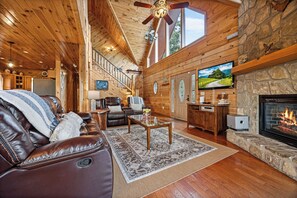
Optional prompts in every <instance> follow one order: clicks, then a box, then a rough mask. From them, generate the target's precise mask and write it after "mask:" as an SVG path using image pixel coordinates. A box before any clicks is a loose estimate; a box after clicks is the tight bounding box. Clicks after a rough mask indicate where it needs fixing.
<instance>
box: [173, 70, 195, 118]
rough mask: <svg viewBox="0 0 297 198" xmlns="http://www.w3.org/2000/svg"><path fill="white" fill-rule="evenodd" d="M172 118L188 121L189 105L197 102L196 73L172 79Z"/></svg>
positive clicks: (184, 74) (192, 72)
mask: <svg viewBox="0 0 297 198" xmlns="http://www.w3.org/2000/svg"><path fill="white" fill-rule="evenodd" d="M170 92H171V93H170V97H171V98H170V100H171V117H173V118H176V119H179V120H184V121H187V103H188V102H193V103H194V102H195V101H196V71H191V72H187V73H183V74H179V75H177V76H173V77H171V89H170Z"/></svg>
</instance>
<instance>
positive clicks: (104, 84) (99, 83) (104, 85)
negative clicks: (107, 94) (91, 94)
mask: <svg viewBox="0 0 297 198" xmlns="http://www.w3.org/2000/svg"><path fill="white" fill-rule="evenodd" d="M96 89H97V90H108V81H107V80H96Z"/></svg>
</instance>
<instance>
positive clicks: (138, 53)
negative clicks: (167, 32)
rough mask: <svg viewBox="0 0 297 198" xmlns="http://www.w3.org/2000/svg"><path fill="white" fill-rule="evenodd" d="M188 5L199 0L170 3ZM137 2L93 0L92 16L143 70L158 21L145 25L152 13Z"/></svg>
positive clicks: (236, 2) (149, 0)
mask: <svg viewBox="0 0 297 198" xmlns="http://www.w3.org/2000/svg"><path fill="white" fill-rule="evenodd" d="M138 1H140V2H143V3H148V4H153V3H154V2H155V0H138ZM185 1H188V2H189V3H190V5H191V2H192V1H197V0H168V2H169V3H176V2H185ZM210 1H211V0H210ZM217 1H220V2H222V3H226V4H233V5H234V6H238V5H239V4H240V2H241V1H240V0H217ZM134 2H135V0H100V1H99V0H89V15H92V16H94V17H95V18H96V19H97V22H98V23H100V24H101V25H103V26H104V27H106V29H107V31H108V32H109V33H110V35H111V36H112V38H113V40H114V41H115V42H116V43H117V44H118V46H119V47H120V48H121V49H122V50H123V51H125V52H126V53H127V54H128V55H129V57H130V58H131V60H132V61H133V62H134V63H135V64H137V65H141V66H143V65H144V64H145V61H146V57H147V54H148V51H149V47H150V44H149V42H148V41H146V40H145V39H144V36H145V34H146V32H148V31H149V30H150V28H151V27H154V29H155V27H156V24H157V23H158V19H154V20H152V21H151V22H149V23H148V24H146V25H143V24H142V21H144V20H145V19H146V18H147V17H148V16H149V15H150V14H151V11H150V9H146V8H141V7H136V6H134ZM91 25H92V24H91ZM106 47H108V46H106Z"/></svg>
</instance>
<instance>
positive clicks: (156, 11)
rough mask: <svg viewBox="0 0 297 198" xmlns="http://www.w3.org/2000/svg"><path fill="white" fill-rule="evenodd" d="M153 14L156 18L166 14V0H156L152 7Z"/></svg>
mask: <svg viewBox="0 0 297 198" xmlns="http://www.w3.org/2000/svg"><path fill="white" fill-rule="evenodd" d="M152 10H153V15H154V17H156V18H163V17H164V16H165V15H167V14H168V10H169V9H168V6H167V4H166V1H164V0H160V1H156V3H155V5H154V6H153V7H152Z"/></svg>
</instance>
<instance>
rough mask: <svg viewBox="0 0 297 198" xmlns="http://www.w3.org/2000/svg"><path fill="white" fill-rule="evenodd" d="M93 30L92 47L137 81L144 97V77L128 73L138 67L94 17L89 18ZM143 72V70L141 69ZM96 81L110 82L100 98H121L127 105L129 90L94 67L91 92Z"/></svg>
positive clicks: (91, 71)
mask: <svg viewBox="0 0 297 198" xmlns="http://www.w3.org/2000/svg"><path fill="white" fill-rule="evenodd" d="M89 19H90V24H91V29H92V36H91V37H92V45H93V48H94V49H95V50H97V51H99V52H100V53H101V54H102V55H103V56H104V57H105V58H107V59H108V60H109V61H110V62H111V63H112V64H114V65H115V66H116V67H118V68H121V69H122V71H123V72H124V73H126V74H127V75H128V76H129V77H132V75H133V78H134V79H135V89H138V90H139V94H140V95H142V84H143V83H142V75H136V74H131V73H127V72H126V70H127V69H132V70H137V69H138V66H137V65H135V64H134V63H133V62H132V61H131V59H130V58H129V56H128V55H127V54H126V53H125V52H123V51H122V50H121V48H120V47H119V46H118V45H117V44H116V43H115V42H114V40H113V39H112V38H111V37H110V35H109V33H108V32H107V30H106V29H105V28H104V27H103V26H102V25H101V24H100V23H98V20H95V18H94V17H89ZM111 46H112V47H114V50H112V51H110V50H108V49H107V48H108V47H111ZM139 69H140V70H141V68H139ZM96 80H107V81H108V82H109V84H108V86H109V88H108V90H106V91H103V90H101V91H100V97H101V98H105V97H120V98H121V99H122V101H123V102H124V104H127V96H128V95H130V93H128V92H127V89H126V88H125V87H124V86H123V85H121V84H120V83H118V82H117V81H116V80H115V79H113V78H112V77H111V76H110V75H108V74H107V73H106V72H105V71H103V70H101V69H98V68H96V66H94V65H93V66H92V65H91V68H90V82H89V88H90V90H94V89H95V81H96Z"/></svg>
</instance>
